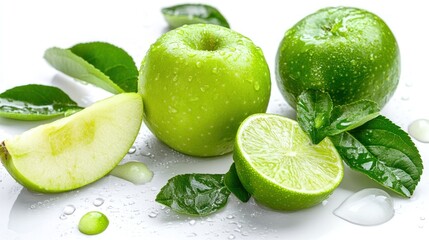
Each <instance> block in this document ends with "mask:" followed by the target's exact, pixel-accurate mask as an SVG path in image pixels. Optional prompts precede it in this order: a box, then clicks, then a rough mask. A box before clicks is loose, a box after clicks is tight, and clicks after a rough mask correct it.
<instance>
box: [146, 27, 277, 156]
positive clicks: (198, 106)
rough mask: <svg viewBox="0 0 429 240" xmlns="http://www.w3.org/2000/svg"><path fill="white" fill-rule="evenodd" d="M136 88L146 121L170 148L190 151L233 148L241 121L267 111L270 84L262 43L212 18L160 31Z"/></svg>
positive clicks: (219, 151)
mask: <svg viewBox="0 0 429 240" xmlns="http://www.w3.org/2000/svg"><path fill="white" fill-rule="evenodd" d="M138 89H139V92H140V93H141V94H142V96H143V103H144V106H145V111H144V121H145V123H146V125H147V126H148V128H149V129H150V130H151V131H152V132H153V133H154V135H155V136H156V137H157V138H158V139H159V140H161V141H162V142H164V143H165V144H167V145H168V146H170V147H171V148H173V149H175V150H177V151H179V152H182V153H185V154H188V155H193V156H202V157H208V156H217V155H222V154H225V153H228V152H231V151H232V147H233V142H234V138H235V134H236V132H237V129H238V127H239V125H240V123H241V122H242V121H243V120H244V119H245V118H246V117H247V116H249V115H251V114H254V113H261V112H265V111H266V109H267V106H268V101H269V98H270V90H271V80H270V72H269V69H268V65H267V63H266V61H265V58H264V55H263V53H262V51H261V49H260V48H259V47H257V46H255V44H254V43H253V42H252V41H251V40H250V39H248V38H246V37H244V36H243V35H241V34H239V33H237V32H235V31H233V30H230V29H228V28H225V27H221V26H217V25H211V24H193V25H186V26H183V27H180V28H177V29H175V30H172V31H169V32H167V33H165V34H164V35H163V36H161V37H160V38H159V39H158V40H157V41H156V42H155V43H154V44H153V45H152V46H151V47H150V49H149V50H148V52H147V54H146V56H145V58H144V59H143V62H142V65H141V69H140V76H139V86H138Z"/></svg>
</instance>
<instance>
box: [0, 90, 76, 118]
mask: <svg viewBox="0 0 429 240" xmlns="http://www.w3.org/2000/svg"><path fill="white" fill-rule="evenodd" d="M81 109H82V108H81V107H79V106H78V105H77V103H76V102H74V101H73V100H72V99H70V97H69V96H68V95H67V94H66V93H64V92H63V91H62V90H61V89H59V88H57V87H52V86H45V85H37V84H30V85H24V86H18V87H14V88H11V89H9V90H7V91H5V92H3V93H1V94H0V116H1V117H5V118H12V119H18V120H45V119H50V118H54V117H58V116H64V115H70V114H72V113H74V112H77V111H80V110H81Z"/></svg>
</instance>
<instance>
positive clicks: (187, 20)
mask: <svg viewBox="0 0 429 240" xmlns="http://www.w3.org/2000/svg"><path fill="white" fill-rule="evenodd" d="M161 12H162V14H163V15H164V18H165V20H166V21H167V22H168V24H169V25H170V28H171V29H174V28H178V27H180V26H183V25H185V24H195V23H208V24H215V25H220V26H223V27H227V28H229V24H228V21H227V20H226V19H225V17H224V16H223V15H222V14H221V13H220V12H219V10H217V9H216V8H214V7H212V6H209V5H205V4H180V5H175V6H171V7H166V8H163V9H162V10H161Z"/></svg>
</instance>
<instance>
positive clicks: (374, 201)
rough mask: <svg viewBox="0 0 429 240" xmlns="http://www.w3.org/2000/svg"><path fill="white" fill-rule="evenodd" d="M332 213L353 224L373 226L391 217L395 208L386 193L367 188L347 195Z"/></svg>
mask: <svg viewBox="0 0 429 240" xmlns="http://www.w3.org/2000/svg"><path fill="white" fill-rule="evenodd" d="M333 213H334V215H336V216H337V217H340V218H342V219H344V220H346V221H348V222H351V223H354V224H358V225H363V226H374V225H379V224H382V223H385V222H387V221H389V220H390V219H392V218H393V216H394V215H395V209H394V207H393V199H392V198H391V197H390V195H389V194H388V193H386V192H385V191H383V190H381V189H377V188H367V189H363V190H361V191H359V192H357V193H354V194H353V195H351V196H349V197H348V198H347V199H346V200H345V201H344V202H343V203H341V205H340V206H339V207H338V208H337V209H335V210H334V212H333Z"/></svg>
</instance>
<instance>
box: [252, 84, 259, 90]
mask: <svg viewBox="0 0 429 240" xmlns="http://www.w3.org/2000/svg"><path fill="white" fill-rule="evenodd" d="M253 88H255V90H256V91H259V88H260V86H259V83H258V82H255V83H254V84H253Z"/></svg>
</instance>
